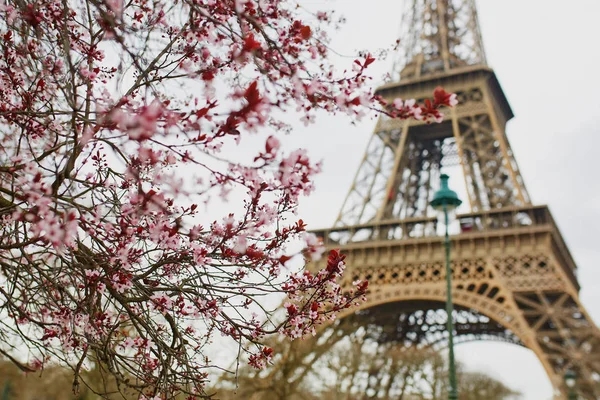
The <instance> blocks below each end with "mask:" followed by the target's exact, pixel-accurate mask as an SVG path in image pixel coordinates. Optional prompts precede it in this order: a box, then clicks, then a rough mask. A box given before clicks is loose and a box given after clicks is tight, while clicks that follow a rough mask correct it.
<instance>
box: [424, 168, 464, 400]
mask: <svg viewBox="0 0 600 400" xmlns="http://www.w3.org/2000/svg"><path fill="white" fill-rule="evenodd" d="M448 179H449V177H448V175H445V174H442V176H441V177H440V180H441V186H440V190H438V191H437V192H435V194H434V195H433V200H432V201H431V206H432V207H433V208H434V209H436V210H437V211H441V212H443V215H444V225H445V229H446V235H445V239H444V247H445V250H446V314H447V315H448V321H447V323H446V329H447V330H448V335H449V336H448V340H449V343H448V344H449V346H448V347H449V349H448V362H449V367H448V370H449V371H448V372H449V373H448V375H449V384H450V387H449V388H448V399H449V400H457V399H458V388H457V383H456V366H455V362H454V321H453V319H452V310H453V306H452V269H451V268H450V236H449V235H448V220H449V218H448V213H449V212H452V211H454V210H455V209H456V207H458V206H459V205H460V204H461V203H462V201H461V200H460V199H459V198H458V195H457V194H456V192H454V191H452V190H450V188H449V187H448Z"/></svg>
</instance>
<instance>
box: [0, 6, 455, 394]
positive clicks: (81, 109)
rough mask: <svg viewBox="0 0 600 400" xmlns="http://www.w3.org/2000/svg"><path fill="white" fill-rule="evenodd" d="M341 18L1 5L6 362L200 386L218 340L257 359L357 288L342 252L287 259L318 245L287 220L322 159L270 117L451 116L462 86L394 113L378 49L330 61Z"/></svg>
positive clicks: (123, 381) (159, 385)
mask: <svg viewBox="0 0 600 400" xmlns="http://www.w3.org/2000/svg"><path fill="white" fill-rule="evenodd" d="M330 21H331V15H330V14H328V13H317V14H310V13H308V12H306V11H305V10H303V9H302V8H301V7H299V6H298V4H296V3H295V2H294V1H283V0H260V1H255V0H219V1H216V0H193V1H192V0H183V1H173V0H152V1H149V0H129V1H123V0H89V1H84V0H2V1H1V2H0V35H2V43H1V44H0V224H1V225H0V230H1V231H0V354H2V355H3V356H4V357H6V358H8V359H10V360H11V361H12V362H13V363H15V365H18V366H19V368H21V369H22V370H24V371H36V370H40V369H42V368H43V367H44V366H45V365H48V363H52V362H60V363H61V364H62V365H64V366H67V367H68V368H69V369H70V370H72V371H73V376H74V378H73V387H74V389H75V391H77V390H78V388H79V387H80V385H81V382H82V381H83V383H86V382H85V377H84V374H83V371H85V370H88V369H91V368H94V363H95V361H94V360H97V363H99V364H100V365H101V366H102V368H103V370H105V371H106V373H107V374H108V375H110V376H112V377H113V378H114V379H115V380H116V385H117V388H118V390H119V391H123V392H126V391H130V392H135V393H138V394H139V395H141V396H142V397H148V398H155V397H159V398H174V397H175V396H176V395H178V394H185V395H188V396H190V397H191V398H195V397H205V395H206V393H205V390H204V385H205V382H206V380H207V374H208V372H209V371H210V369H211V368H212V367H214V365H213V363H212V362H211V360H210V359H209V358H208V355H207V354H206V346H207V344H209V343H211V342H212V341H213V340H214V339H213V337H214V336H215V335H216V336H217V337H221V336H223V337H225V338H227V339H228V340H229V342H228V344H234V345H237V346H239V349H240V353H241V352H242V351H245V352H247V353H248V354H247V356H248V360H249V362H250V363H251V365H253V366H254V367H257V368H261V367H264V366H265V364H266V363H267V362H268V361H269V360H270V359H271V357H272V354H273V351H272V349H270V348H265V347H264V346H262V344H261V343H262V341H263V340H264V338H265V337H266V336H268V335H271V334H275V333H282V334H284V335H287V336H289V337H291V338H297V337H300V336H302V335H304V334H305V333H307V332H311V331H312V329H314V325H315V324H320V323H323V322H324V321H326V320H327V319H328V318H329V317H330V316H331V313H335V312H336V310H339V309H341V308H344V307H348V306H350V305H352V304H353V302H354V301H355V299H356V298H358V297H360V295H362V294H363V293H364V291H365V290H366V284H365V283H363V282H359V283H357V285H358V286H357V289H356V290H355V291H354V292H353V293H351V294H343V293H341V291H340V288H339V286H338V285H337V283H336V282H337V279H338V277H339V275H340V274H341V273H342V270H343V258H342V257H341V256H340V255H339V254H337V253H333V254H331V256H330V260H329V263H328V266H327V268H326V269H324V270H322V271H317V272H316V273H314V274H311V273H308V272H301V273H293V272H291V271H290V269H289V268H288V267H289V265H288V264H287V262H288V261H289V258H290V256H291V254H290V253H289V252H288V249H287V246H288V245H289V244H290V243H292V241H294V240H296V241H300V242H301V243H303V244H304V246H305V247H306V254H307V255H309V256H310V257H319V256H320V253H321V252H322V250H321V248H320V245H319V243H318V242H317V240H316V239H315V237H314V236H312V235H308V234H306V233H305V231H304V230H305V226H304V223H303V222H302V221H301V220H298V219H297V217H296V216H295V215H294V212H295V210H296V205H297V201H298V199H299V196H301V195H303V194H308V193H309V192H310V191H311V189H312V186H311V176H312V175H313V174H315V173H316V172H317V171H318V170H319V165H318V164H315V163H312V162H311V161H310V160H309V158H308V156H307V154H306V153H305V152H304V151H303V150H292V151H284V150H283V149H282V148H281V145H280V141H279V140H278V139H277V135H281V133H284V132H287V131H288V128H289V127H287V126H286V125H285V124H283V122H282V121H281V120H280V119H278V118H277V115H281V114H282V113H281V112H280V111H288V110H295V109H297V110H299V112H300V113H301V115H302V119H303V120H304V121H305V122H310V121H311V120H312V119H313V118H314V115H315V110H317V109H323V110H326V111H328V112H340V113H347V114H350V115H352V116H354V117H360V116H361V115H364V113H365V111H366V110H368V108H370V107H371V108H372V107H375V106H377V107H380V108H381V111H382V112H385V113H387V114H389V115H390V116H391V117H396V118H419V119H430V120H440V119H441V118H442V116H441V113H440V111H439V108H440V107H441V106H443V105H452V104H454V103H455V102H456V96H453V95H450V94H447V93H445V92H444V91H443V90H437V91H436V93H435V94H434V100H433V101H432V102H427V103H426V104H424V105H422V106H419V105H416V104H414V101H406V102H403V101H401V100H400V99H398V100H396V101H395V102H394V103H393V104H390V105H386V104H383V103H382V102H381V101H378V100H377V99H375V98H373V96H372V94H371V92H370V91H369V90H368V88H366V86H365V83H366V80H367V78H366V76H365V69H366V68H367V67H368V66H369V65H370V64H371V63H372V62H373V61H374V58H373V57H371V56H370V55H364V56H363V57H360V58H357V59H356V60H355V61H354V63H353V64H352V65H353V67H354V68H353V70H352V71H349V72H347V73H337V72H336V71H335V70H334V69H333V68H332V67H331V65H330V64H329V63H328V62H327V59H326V56H327V46H326V43H327V36H326V33H325V31H324V30H323V29H322V28H321V25H322V24H325V25H326V24H327V23H328V22H330ZM249 134H253V135H254V136H253V139H251V140H250V139H248V135H249ZM240 143H243V144H244V147H243V151H240V150H239V148H237V147H236V145H238V144H240ZM256 143H260V146H257V145H256ZM229 199H231V200H232V202H231V203H229V206H228V208H229V209H228V210H227V211H226V212H224V213H223V215H218V214H219V213H217V212H214V211H212V212H211V211H210V210H211V209H210V205H211V204H214V203H211V202H214V201H218V202H220V203H223V202H227V201H228V200H229ZM207 207H209V208H207ZM272 295H278V296H279V297H278V298H281V297H282V295H285V296H287V297H289V298H290V302H291V304H290V305H289V306H288V307H286V310H285V312H282V313H280V315H279V316H276V315H275V307H269V304H275V303H276V302H273V301H272V300H273V298H272V297H269V296H272ZM248 343H253V344H254V346H247V344H248Z"/></svg>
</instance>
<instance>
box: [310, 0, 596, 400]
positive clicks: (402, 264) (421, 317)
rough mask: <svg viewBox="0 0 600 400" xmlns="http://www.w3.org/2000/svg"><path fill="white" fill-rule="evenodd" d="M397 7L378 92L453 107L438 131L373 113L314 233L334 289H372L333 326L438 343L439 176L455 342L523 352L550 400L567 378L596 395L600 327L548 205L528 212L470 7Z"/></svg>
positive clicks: (501, 104)
mask: <svg viewBox="0 0 600 400" xmlns="http://www.w3.org/2000/svg"><path fill="white" fill-rule="evenodd" d="M407 3H408V7H407V12H406V13H405V17H404V18H405V19H404V21H405V23H404V26H405V27H406V34H405V35H404V37H403V38H402V43H403V55H404V60H403V62H401V63H400V64H399V65H398V66H397V68H396V71H395V74H394V76H395V77H396V81H394V82H392V83H388V84H385V85H383V86H381V87H380V88H378V90H377V93H378V94H379V95H381V96H382V97H383V98H385V99H387V100H390V101H391V100H393V99H395V98H397V97H400V98H403V99H409V98H415V99H418V100H422V99H425V98H427V97H429V96H431V93H432V92H433V90H434V88H435V87H437V86H442V87H443V88H444V89H446V91H448V92H454V93H457V95H458V99H459V104H458V105H457V106H456V107H455V108H453V109H451V110H449V112H448V115H447V116H446V119H445V121H444V122H443V123H441V124H427V123H423V122H419V121H413V120H410V121H409V120H407V121H401V120H396V119H389V118H386V117H381V118H380V119H379V120H378V122H377V125H376V127H375V129H374V132H373V135H372V137H371V139H370V142H369V144H368V147H367V150H366V153H365V155H364V157H363V159H362V162H361V164H360V167H359V169H358V171H357V173H356V176H355V179H354V182H353V184H352V186H351V188H350V191H349V193H348V195H347V197H346V200H345V201H344V204H343V206H342V209H341V211H340V213H339V215H338V217H337V219H336V222H335V224H334V227H333V228H331V229H327V230H321V231H316V232H315V233H316V234H317V235H318V236H320V237H321V238H322V239H323V242H324V244H325V246H326V247H327V248H328V249H332V248H338V249H341V251H342V252H343V253H345V254H346V255H347V259H346V260H347V265H348V268H347V270H346V275H347V278H346V281H345V283H344V284H346V285H349V284H350V283H351V282H352V281H354V280H357V279H367V280H369V282H370V286H369V287H370V292H369V294H368V300H367V302H366V303H365V304H363V305H362V306H361V307H360V309H359V310H352V311H348V312H347V313H346V314H344V315H342V318H344V317H345V318H347V319H348V320H352V321H353V322H352V323H353V325H352V326H354V328H356V327H357V326H364V325H367V324H375V325H378V326H381V327H382V329H383V330H382V332H383V333H384V334H383V337H380V338H379V340H386V341H397V342H398V343H404V344H407V343H408V344H414V345H423V344H435V343H438V342H440V341H444V340H445V337H446V336H445V333H444V322H445V315H443V314H441V315H442V319H441V320H440V312H439V310H443V308H444V305H443V303H444V301H445V299H446V289H445V271H444V268H443V266H444V264H443V262H444V258H443V257H444V252H443V242H442V238H441V237H440V236H438V235H437V228H438V227H437V222H436V221H437V219H436V218H435V216H434V215H433V213H434V211H433V210H432V209H431V207H430V206H429V201H430V200H431V199H432V196H433V193H434V192H435V190H436V189H437V188H438V185H439V181H440V174H441V173H442V171H450V172H451V173H450V175H451V176H452V177H453V179H452V180H453V181H454V182H457V181H458V180H457V179H456V178H454V176H455V175H457V176H462V179H464V186H465V188H466V194H467V200H468V201H466V202H465V203H466V204H467V205H468V208H469V209H468V210H467V211H468V212H467V213H463V214H460V215H458V216H457V220H458V221H457V223H455V224H456V226H455V229H456V232H455V233H456V234H454V235H453V236H452V274H453V289H452V290H453V294H454V305H455V309H456V315H455V319H456V321H457V322H456V327H455V329H456V335H457V337H458V341H461V340H463V341H467V340H500V341H505V342H510V343H515V344H518V345H521V346H525V347H527V348H529V349H530V350H531V351H533V352H534V353H535V354H536V356H537V357H538V358H539V360H540V362H541V363H542V365H543V366H544V368H545V370H546V372H547V374H548V376H549V378H550V381H551V383H552V385H553V386H554V388H555V393H556V398H557V399H563V398H566V388H565V386H564V379H563V377H564V374H565V372H566V371H567V370H574V371H575V372H576V374H577V376H578V384H577V388H578V389H577V390H578V391H579V395H580V396H581V398H585V399H590V400H592V399H594V400H596V399H600V330H599V329H598V328H597V326H596V325H595V324H594V322H593V321H592V319H591V318H590V316H589V315H588V313H587V312H586V310H585V309H584V307H583V305H582V304H581V302H580V299H579V294H578V293H579V289H580V284H579V282H578V280H577V266H576V265H575V262H574V260H573V258H572V256H571V254H570V252H569V249H568V247H567V246H566V244H565V242H564V240H563V237H562V235H561V233H560V231H559V229H558V226H557V225H556V223H555V221H554V219H553V218H552V214H551V213H550V210H549V208H548V206H546V205H534V204H532V202H531V200H530V197H529V194H528V192H527V189H526V187H525V183H524V180H523V178H522V176H521V173H520V172H519V168H518V165H517V162H516V160H515V157H514V154H513V152H512V150H511V146H510V143H509V141H508V138H507V136H506V133H505V127H506V123H507V122H508V121H509V120H510V119H511V118H512V117H513V112H512V110H511V108H510V105H509V104H508V101H507V99H506V97H505V95H504V93H503V91H502V88H501V86H500V83H499V81H498V79H497V77H496V74H495V73H494V71H493V70H492V69H491V68H490V67H489V66H488V65H487V62H486V57H485V52H484V47H483V42H482V39H481V34H480V30H479V23H478V18H477V10H476V7H475V1H474V0H410V1H408V2H407ZM461 183H462V181H461ZM315 267H321V265H318V264H317V265H315ZM340 336H343V335H340ZM490 363H491V364H492V363H493V360H490Z"/></svg>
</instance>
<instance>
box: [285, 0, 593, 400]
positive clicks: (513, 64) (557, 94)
mask: <svg viewBox="0 0 600 400" xmlns="http://www.w3.org/2000/svg"><path fill="white" fill-rule="evenodd" d="M306 3H309V4H311V5H313V6H314V5H315V4H316V5H318V6H319V7H320V8H330V9H336V10H337V11H338V12H339V13H341V14H343V15H345V16H346V18H347V23H346V25H345V27H343V28H342V30H340V31H339V32H337V34H336V36H335V39H334V41H333V44H332V47H333V48H334V49H335V50H336V51H337V52H339V53H340V54H346V55H352V54H356V51H357V50H363V49H372V50H376V49H378V48H383V47H386V46H389V45H390V44H391V43H392V42H393V41H394V40H395V39H396V37H397V35H398V32H399V28H400V21H401V15H400V12H401V9H402V1H401V0H369V1H365V0H319V1H317V0H310V1H308V0H307V1H306ZM478 7H479V16H480V22H481V28H482V32H483V37H484V44H485V47H486V52H487V56H488V62H489V64H490V66H491V67H492V68H494V69H495V71H496V74H497V76H498V78H499V80H500V82H501V84H502V87H503V88H504V91H505V93H506V96H507V97H508V100H509V102H510V103H511V106H512V108H513V111H514V113H515V115H516V117H515V118H514V119H513V120H512V121H511V122H509V124H508V128H507V131H508V137H509V140H510V143H511V145H512V148H513V150H514V152H515V154H516V157H517V161H518V163H519V165H520V168H521V172H522V175H523V177H524V179H525V183H526V185H527V188H528V190H529V193H530V195H531V197H532V199H533V202H534V203H535V204H548V205H549V206H550V208H551V211H552V213H553V215H554V217H555V219H556V220H557V222H558V225H559V226H560V229H561V231H562V233H563V236H564V238H565V240H566V242H567V244H568V245H569V248H570V250H571V252H572V253H573V256H574V258H575V260H576V262H577V264H578V266H579V281H580V282H581V284H582V290H581V299H582V301H583V304H584V305H585V306H586V308H587V310H588V312H589V313H590V314H591V315H592V317H593V318H594V319H595V321H597V322H598V321H600V253H599V252H598V250H597V249H598V248H599V244H600V187H599V185H598V183H597V182H598V168H597V163H598V160H599V159H600V154H599V152H598V149H599V148H600V146H599V145H600V138H599V136H600V128H599V125H598V122H597V121H596V119H597V117H598V115H600V96H599V94H600V79H599V78H598V75H597V73H598V72H597V71H598V70H599V68H598V66H599V65H600V46H599V45H598V43H597V39H598V23H599V22H598V21H600V1H598V0H569V1H559V0H502V1H489V0H488V1H478ZM350 60H351V59H343V58H340V59H339V62H340V65H342V64H343V63H344V62H346V63H347V62H349V61H350ZM388 67H389V63H386V62H383V63H380V64H379V65H378V66H376V68H379V69H377V70H376V71H377V74H376V75H377V76H380V75H382V74H383V73H384V72H385V71H386V70H387V68H388ZM374 125H375V121H374V120H366V121H363V122H362V123H360V124H358V125H356V126H352V125H351V124H350V123H349V121H348V120H347V119H346V118H344V117H321V118H319V119H318V120H317V122H316V123H315V124H314V125H311V126H310V127H308V128H304V127H303V126H302V125H300V124H298V126H297V127H296V129H295V131H294V134H293V135H291V136H290V137H289V138H288V140H287V145H289V146H298V147H305V148H307V149H308V150H309V153H310V154H311V155H312V156H313V158H319V159H323V161H324V171H323V173H322V174H321V175H320V176H319V177H318V178H317V181H316V185H317V187H316V192H315V193H314V195H313V196H311V197H309V198H308V199H305V200H304V201H303V203H302V205H301V214H302V217H303V218H304V219H305V220H306V221H307V222H308V223H309V227H310V228H313V229H314V228H320V227H328V226H330V225H332V224H333V222H334V220H335V218H336V216H337V213H338V211H339V209H340V207H341V205H342V201H343V200H344V198H345V196H346V193H347V190H348V189H349V187H350V184H351V181H352V179H353V176H354V172H355V170H356V168H357V167H358V164H359V162H360V160H361V157H362V155H363V153H364V151H365V146H366V143H367V141H368V139H369V137H370V135H371V133H372V129H373V127H374ZM457 354H458V359H459V360H462V361H464V362H465V363H466V364H467V366H468V367H469V368H470V369H476V370H482V371H484V372H488V373H490V374H492V375H494V376H496V377H499V378H500V379H502V380H503V381H504V382H505V383H507V384H508V385H509V386H511V387H512V388H514V389H517V390H520V391H522V392H523V393H524V399H525V400H545V399H550V398H551V396H552V392H551V386H550V384H549V381H548V379H547V377H546V374H545V372H544V370H543V368H542V366H541V364H540V363H539V361H538V360H537V358H536V357H535V356H534V355H533V353H532V352H530V351H529V350H527V349H523V348H520V347H517V346H512V345H507V344H496V343H473V344H465V345H460V346H459V347H458V348H457Z"/></svg>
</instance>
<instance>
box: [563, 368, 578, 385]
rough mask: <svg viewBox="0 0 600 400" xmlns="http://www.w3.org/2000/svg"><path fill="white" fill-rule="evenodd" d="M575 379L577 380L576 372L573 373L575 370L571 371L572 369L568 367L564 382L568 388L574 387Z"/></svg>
mask: <svg viewBox="0 0 600 400" xmlns="http://www.w3.org/2000/svg"><path fill="white" fill-rule="evenodd" d="M576 381H577V374H575V371H573V370H572V369H568V370H567V371H566V372H565V384H566V385H567V387H569V388H570V389H573V388H574V387H575V383H576Z"/></svg>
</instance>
